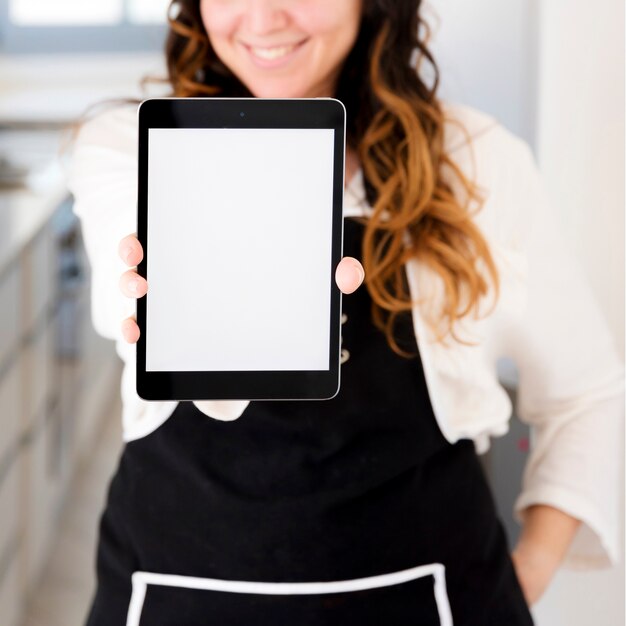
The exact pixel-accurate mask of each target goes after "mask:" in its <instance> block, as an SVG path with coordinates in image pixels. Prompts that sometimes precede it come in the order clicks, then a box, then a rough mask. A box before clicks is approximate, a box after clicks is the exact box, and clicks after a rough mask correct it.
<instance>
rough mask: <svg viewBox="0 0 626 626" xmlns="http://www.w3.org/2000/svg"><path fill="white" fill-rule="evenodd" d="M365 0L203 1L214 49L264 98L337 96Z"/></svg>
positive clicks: (225, 62) (244, 82)
mask: <svg viewBox="0 0 626 626" xmlns="http://www.w3.org/2000/svg"><path fill="white" fill-rule="evenodd" d="M361 4H362V0H200V12H201V15H202V21H203V23H204V27H205V28H206V31H207V33H208V36H209V40H210V42H211V45H212V46H213V49H214V50H215V53H216V54H217V55H218V56H219V58H220V59H221V60H222V62H223V63H224V64H225V65H226V66H227V67H228V68H229V69H230V70H231V71H232V72H233V73H234V74H235V75H236V76H237V77H238V78H239V80H240V81H241V82H242V83H243V84H244V85H246V87H248V89H249V90H250V91H251V92H252V94H253V95H254V96H257V97H259V98H305V97H306V98H313V97H323V96H333V95H334V90H335V84H336V81H337V78H338V76H339V72H340V70H341V65H342V63H343V61H344V59H345V58H346V57H347V55H348V53H349V52H350V50H351V48H352V46H353V44H354V42H355V40H356V37H357V34H358V31H359V24H360V18H361Z"/></svg>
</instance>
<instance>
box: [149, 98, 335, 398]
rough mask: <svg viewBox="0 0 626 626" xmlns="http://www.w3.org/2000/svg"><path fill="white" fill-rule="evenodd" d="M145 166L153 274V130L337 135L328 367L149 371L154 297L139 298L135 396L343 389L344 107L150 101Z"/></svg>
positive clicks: (320, 394) (323, 394)
mask: <svg viewBox="0 0 626 626" xmlns="http://www.w3.org/2000/svg"><path fill="white" fill-rule="evenodd" d="M137 115H138V121H139V168H138V198H137V236H138V239H139V241H140V242H141V245H142V246H143V251H144V256H143V260H142V261H141V263H139V265H138V266H137V271H138V273H139V275H140V276H143V277H144V278H146V279H147V280H148V282H149V277H148V276H147V260H148V255H149V253H150V251H149V247H148V242H147V224H148V131H149V129H150V128H328V129H332V130H334V131H335V142H334V165H333V168H334V169H333V172H334V176H333V207H332V211H333V215H332V246H331V266H330V267H331V274H330V276H329V277H328V284H329V288H330V321H331V323H330V338H329V342H330V345H329V347H330V350H329V364H328V366H329V367H328V370H311V371H309V370H294V371H282V370H278V371H265V370H264V371H220V372H215V371H206V372H194V371H189V372H180V371H174V372H163V371H146V336H147V333H148V332H149V329H148V328H146V307H147V299H148V298H149V297H150V292H149V291H148V293H147V294H146V296H144V297H143V298H139V299H138V300H137V323H138V325H139V328H140V337H139V340H138V342H137V393H138V394H139V396H140V397H141V398H143V399H145V400H298V399H300V400H314V399H316V400H322V399H330V398H332V397H334V396H335V395H336V394H337V393H338V392H339V386H340V366H339V360H340V351H341V346H340V332H341V292H340V290H339V288H338V287H337V285H336V283H335V278H334V273H335V269H336V267H337V265H338V263H339V261H340V260H341V257H342V248H343V188H344V158H345V123H346V122H345V120H346V116H345V108H344V106H343V104H342V103H341V102H340V101H338V100H335V99H332V98H314V99H261V98H152V99H149V100H145V101H144V102H142V103H141V104H140V105H139V108H138V112H137Z"/></svg>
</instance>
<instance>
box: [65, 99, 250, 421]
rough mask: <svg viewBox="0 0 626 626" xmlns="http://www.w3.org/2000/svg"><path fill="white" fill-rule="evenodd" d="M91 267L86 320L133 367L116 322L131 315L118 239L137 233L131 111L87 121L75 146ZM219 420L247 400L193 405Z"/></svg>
mask: <svg viewBox="0 0 626 626" xmlns="http://www.w3.org/2000/svg"><path fill="white" fill-rule="evenodd" d="M67 181H68V188H69V190H70V191H71V193H72V195H73V196H74V213H75V214H76V216H77V217H78V218H79V220H80V224H81V230H82V235H83V240H84V243H85V250H86V253H87V258H88V260H89V264H90V267H91V318H92V322H93V325H94V328H95V330H96V332H98V333H99V334H100V335H102V336H103V337H106V338H108V339H113V340H114V341H115V342H116V351H117V353H118V354H119V356H120V357H121V358H122V360H124V362H125V363H126V364H127V365H129V366H131V367H133V368H134V356H135V350H136V348H135V346H133V345H130V344H128V343H127V342H126V341H125V340H124V339H123V336H122V331H121V323H122V320H124V319H125V318H127V317H130V316H131V315H135V313H136V300H135V299H134V298H127V297H125V296H124V295H123V294H122V293H121V291H120V289H119V280H120V277H121V275H122V274H123V273H124V272H125V271H126V270H127V269H128V266H127V265H126V264H125V263H124V262H123V261H122V260H121V259H120V257H119V255H118V245H119V242H120V240H121V239H122V238H123V237H125V236H126V235H129V234H131V233H136V232H137V126H136V109H135V108H134V107H133V108H132V109H131V108H128V107H125V108H121V109H113V110H110V111H107V112H106V113H103V114H101V115H99V116H98V117H96V118H94V119H92V120H89V121H87V122H86V123H85V124H83V126H82V127H81V129H80V131H79V133H78V135H77V137H76V140H75V142H74V146H73V150H72V156H71V163H70V165H69V169H68V172H67ZM195 404H196V406H197V407H198V409H199V410H200V411H202V412H203V413H204V414H205V415H208V416H209V417H214V418H216V419H220V420H233V419H236V418H238V417H239V416H240V415H241V414H242V413H243V411H244V410H245V408H246V407H247V405H248V401H247V400H246V401H230V400H228V401H227V400H223V401H207V402H205V401H203V402H196V403H195Z"/></svg>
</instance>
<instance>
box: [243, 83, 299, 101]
mask: <svg viewBox="0 0 626 626" xmlns="http://www.w3.org/2000/svg"><path fill="white" fill-rule="evenodd" d="M248 89H249V90H250V92H251V93H252V95H254V96H255V97H256V98H306V97H307V95H306V93H307V91H306V90H305V89H301V88H298V87H296V86H293V85H284V84H283V85H249V86H248Z"/></svg>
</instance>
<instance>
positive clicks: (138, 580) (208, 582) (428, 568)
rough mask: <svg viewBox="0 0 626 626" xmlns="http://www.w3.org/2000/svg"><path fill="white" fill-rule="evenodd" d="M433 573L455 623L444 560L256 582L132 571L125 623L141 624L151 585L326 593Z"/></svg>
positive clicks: (443, 607) (440, 605)
mask: <svg viewBox="0 0 626 626" xmlns="http://www.w3.org/2000/svg"><path fill="white" fill-rule="evenodd" d="M426 576H432V577H433V579H434V583H435V584H434V586H433V588H434V595H435V602H436V604H437V611H438V613H439V621H440V625H441V626H453V625H452V612H451V611H450V603H449V601H448V593H447V590H446V576H445V567H444V566H443V565H442V564H441V563H430V564H427V565H419V566H417V567H411V568H409V569H405V570H400V571H398V572H391V573H389V574H381V575H378V576H368V577H366V578H353V579H349V580H335V581H330V582H306V583H302V582H300V583H285V582H253V581H245V580H223V579H220V578H197V577H194V576H180V575H176V574H157V573H155V572H142V571H137V572H134V573H133V575H132V583H133V591H132V595H131V598H130V604H129V606H128V617H127V620H126V626H139V621H140V619H141V612H142V609H143V604H144V599H145V596H146V590H147V587H148V585H161V586H166V587H182V588H186V589H203V590H206V591H225V592H230V593H253V594H267V595H312V594H325V593H345V592H350V591H363V590H365V589H376V588H379V587H390V586H391V585H398V584H400V583H405V582H408V581H410V580H415V579H418V578H424V577H426Z"/></svg>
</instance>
